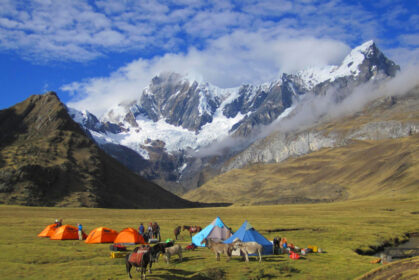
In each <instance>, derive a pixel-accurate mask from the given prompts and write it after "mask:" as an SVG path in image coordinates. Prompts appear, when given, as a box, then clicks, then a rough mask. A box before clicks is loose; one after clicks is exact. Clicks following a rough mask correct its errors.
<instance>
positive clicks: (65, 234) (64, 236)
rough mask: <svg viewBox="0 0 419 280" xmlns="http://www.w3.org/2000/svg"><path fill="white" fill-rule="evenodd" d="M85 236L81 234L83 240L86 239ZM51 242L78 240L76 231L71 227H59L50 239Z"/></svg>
mask: <svg viewBox="0 0 419 280" xmlns="http://www.w3.org/2000/svg"><path fill="white" fill-rule="evenodd" d="M86 237H87V235H86V234H85V233H84V232H83V239H86ZM50 239H51V240H68V239H71V240H77V239H79V234H78V229H77V228H76V227H74V226H71V225H63V226H61V227H59V228H58V229H57V230H56V231H55V233H54V234H53V235H52V236H51V237H50Z"/></svg>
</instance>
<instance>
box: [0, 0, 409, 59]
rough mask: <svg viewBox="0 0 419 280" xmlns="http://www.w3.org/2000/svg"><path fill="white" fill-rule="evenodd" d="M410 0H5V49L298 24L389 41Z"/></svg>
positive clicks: (91, 46) (175, 44)
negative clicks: (374, 2) (370, 3)
mask: <svg viewBox="0 0 419 280" xmlns="http://www.w3.org/2000/svg"><path fill="white" fill-rule="evenodd" d="M402 4H403V3H394V4H393V3H391V2H388V3H385V4H383V7H381V9H383V10H384V11H385V13H383V15H382V14H378V13H377V12H375V11H373V10H371V9H368V8H367V7H366V6H363V5H362V3H358V4H348V3H345V2H342V1H335V0H329V1H307V0H300V1H288V0H280V1H274V0H266V1H259V0H258V1H255V0H246V1H239V2H237V1H225V0H218V1H209V2H208V1H204V0H182V1H174V0H165V1H163V0H146V1H132V0H127V1H113V0H100V1H99V0H98V1H85V0H61V1H35V0H33V1H30V0H25V1H12V0H3V1H0V50H2V51H8V50H14V51H16V52H18V53H19V54H21V55H22V56H24V57H25V58H27V59H30V60H34V61H36V62H39V61H41V62H42V61H44V62H48V61H51V60H68V61H87V60H91V59H95V58H97V57H100V56H103V55H108V54H110V53H120V52H124V51H126V50H130V51H136V52H137V53H138V54H139V55H141V51H143V50H145V49H150V48H151V49H157V50H159V51H160V53H162V52H163V53H165V52H173V51H175V52H178V51H179V50H182V51H183V52H185V51H186V50H185V46H187V47H191V48H192V47H195V48H197V49H203V48H207V43H208V42H211V40H212V39H219V38H222V37H225V36H229V35H232V34H233V33H235V32H238V31H243V32H244V33H253V32H256V33H257V32H259V31H260V30H262V29H269V30H270V32H273V33H274V34H275V36H278V33H282V34H281V35H282V36H283V37H287V36H288V37H292V36H290V35H289V34H290V33H291V32H292V33H293V34H294V35H293V36H295V37H302V36H303V37H309V36H310V37H315V38H323V39H324V38H333V39H334V40H339V41H343V42H346V43H347V44H350V45H353V44H354V43H355V44H359V43H361V42H362V41H366V40H370V39H377V40H378V41H380V38H381V37H382V38H383V40H382V41H383V42H386V40H384V39H386V38H387V35H386V33H385V31H386V30H385V26H391V25H392V24H393V25H394V24H397V28H398V29H400V30H405V33H408V32H407V31H409V32H410V33H411V32H412V30H411V28H412V27H411V26H412V24H411V23H412V22H416V21H417V17H415V16H413V15H412V16H410V17H409V16H408V15H406V12H407V11H408V10H407V9H406V8H405V7H404V6H403V5H402ZM384 17H385V18H384ZM395 38H397V37H395ZM38 42H43V44H39V43H38ZM46 42H48V43H46ZM166 42H169V43H170V44H169V45H167V44H166ZM34 46H35V47H34ZM399 47H405V46H399ZM67 48H68V50H67ZM76 49H78V50H80V54H78V52H75V51H74V50H76Z"/></svg>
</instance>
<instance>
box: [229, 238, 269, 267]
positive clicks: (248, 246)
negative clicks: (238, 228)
mask: <svg viewBox="0 0 419 280" xmlns="http://www.w3.org/2000/svg"><path fill="white" fill-rule="evenodd" d="M232 244H233V248H234V249H239V250H240V251H241V252H243V254H244V256H245V258H246V262H249V254H256V253H257V254H258V255H259V262H261V261H262V248H263V247H262V245H260V244H259V243H257V242H242V241H240V239H238V238H236V239H234V241H233V243H232Z"/></svg>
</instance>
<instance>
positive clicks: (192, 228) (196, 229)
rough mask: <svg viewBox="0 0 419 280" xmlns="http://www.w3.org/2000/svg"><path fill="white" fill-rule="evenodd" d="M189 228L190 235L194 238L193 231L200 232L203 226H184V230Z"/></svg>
mask: <svg viewBox="0 0 419 280" xmlns="http://www.w3.org/2000/svg"><path fill="white" fill-rule="evenodd" d="M184 230H187V231H189V235H190V236H191V238H192V233H198V232H200V231H201V230H202V227H200V226H185V225H184V226H182V231H184Z"/></svg>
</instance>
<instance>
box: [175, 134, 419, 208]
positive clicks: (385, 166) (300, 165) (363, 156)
mask: <svg viewBox="0 0 419 280" xmlns="http://www.w3.org/2000/svg"><path fill="white" fill-rule="evenodd" d="M183 197H184V198H186V199H189V200H193V201H203V202H230V203H235V204H238V205H247V204H276V203H292V202H324V201H342V200H347V199H360V198H369V197H370V198H374V199H375V198H386V197H387V198H390V197H399V198H405V197H409V198H412V197H414V198H419V135H413V136H409V137H406V138H400V139H388V140H382V141H354V142H353V143H351V144H349V145H347V146H344V147H339V148H328V149H322V150H320V151H317V152H313V153H311V154H308V155H305V156H301V157H298V158H292V159H288V160H287V161H284V162H281V163H276V164H257V165H253V166H250V167H248V168H243V169H236V170H232V171H230V172H227V173H224V174H221V175H220V176H217V177H215V178H214V179H212V180H210V181H209V182H207V183H206V184H205V185H203V186H202V187H200V188H198V189H195V190H193V191H191V192H189V193H187V194H186V195H184V196H183Z"/></svg>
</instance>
